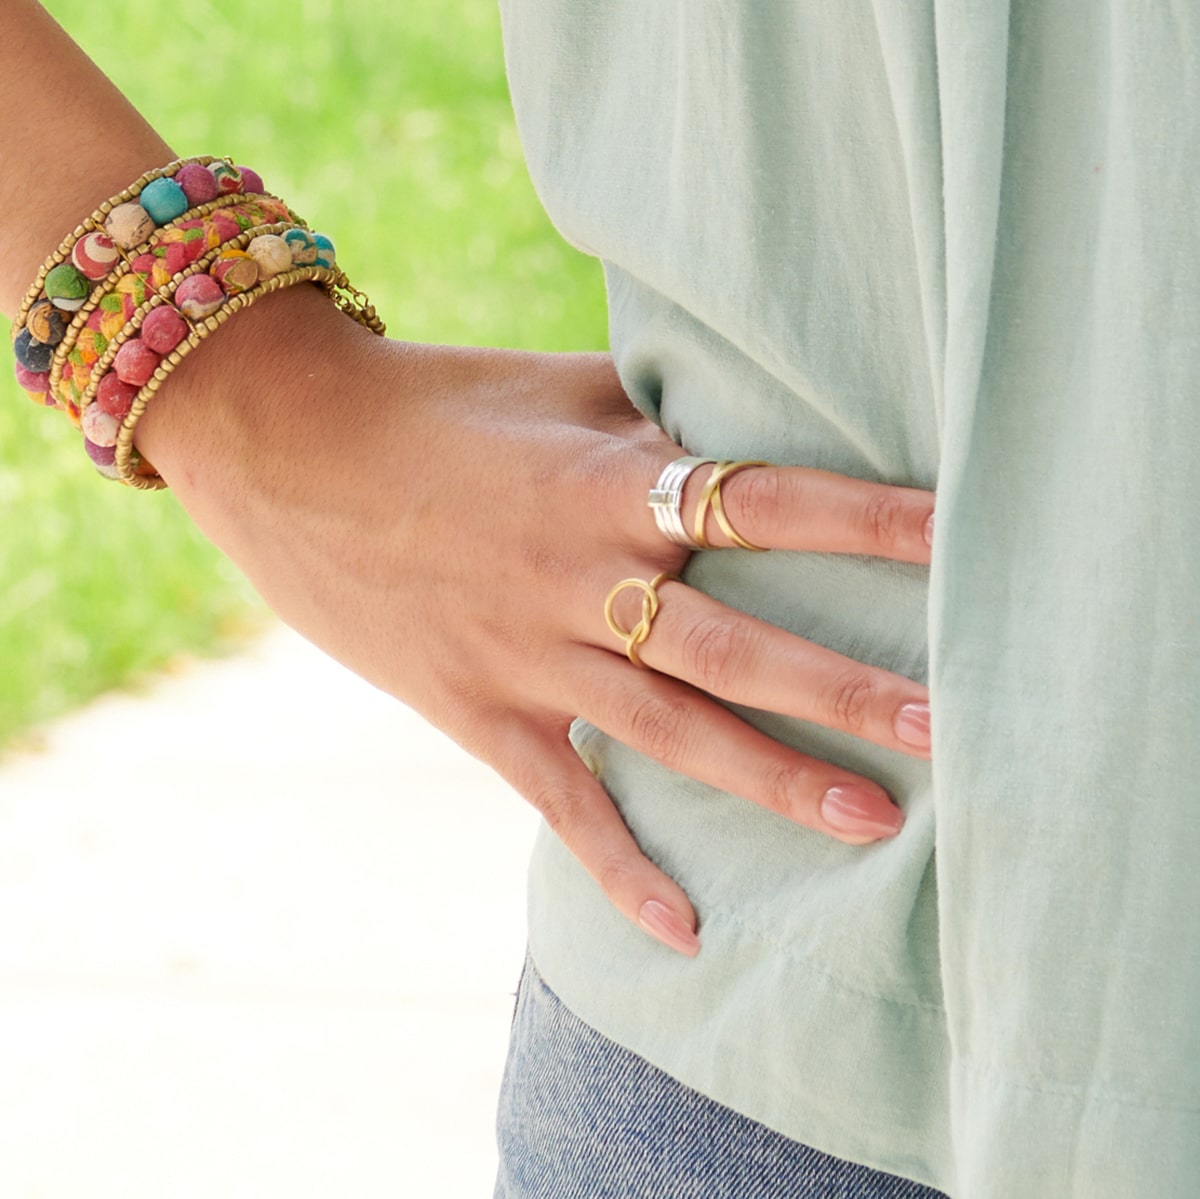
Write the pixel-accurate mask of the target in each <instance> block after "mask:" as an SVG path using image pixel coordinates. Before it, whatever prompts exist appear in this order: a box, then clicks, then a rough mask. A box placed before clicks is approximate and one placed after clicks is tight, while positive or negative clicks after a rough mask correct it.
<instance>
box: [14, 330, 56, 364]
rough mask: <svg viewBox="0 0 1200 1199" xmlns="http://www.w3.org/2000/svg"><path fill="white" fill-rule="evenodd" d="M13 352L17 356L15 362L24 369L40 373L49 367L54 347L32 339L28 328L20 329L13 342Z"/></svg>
mask: <svg viewBox="0 0 1200 1199" xmlns="http://www.w3.org/2000/svg"><path fill="white" fill-rule="evenodd" d="M13 353H14V354H16V356H17V362H18V363H20V365H21V366H23V367H24V368H25V369H26V370H28V371H33V372H35V373H40V372H41V371H48V370H49V369H50V363H51V361H52V360H53V358H54V347H53V346H44V345H42V343H41V342H40V341H35V340H34V338H33V334H32V333H30V332H29V330H28V329H22V330H21V332H20V333H18V334H17V339H16V341H14V342H13Z"/></svg>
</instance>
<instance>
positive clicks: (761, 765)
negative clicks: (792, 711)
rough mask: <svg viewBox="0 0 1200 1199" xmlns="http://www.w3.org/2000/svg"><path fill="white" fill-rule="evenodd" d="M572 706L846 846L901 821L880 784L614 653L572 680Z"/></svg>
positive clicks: (884, 833)
mask: <svg viewBox="0 0 1200 1199" xmlns="http://www.w3.org/2000/svg"><path fill="white" fill-rule="evenodd" d="M655 636H657V631H656V633H655ZM651 641H653V638H651ZM647 644H649V643H647ZM568 702H569V703H570V704H571V705H572V706H573V708H574V710H576V711H578V712H579V713H580V715H582V716H583V717H584V719H586V720H588V721H590V722H591V723H592V724H594V725H596V727H597V728H600V729H602V730H603V731H604V732H606V733H608V734H609V735H610V736H612V737H615V738H616V739H617V740H619V741H623V742H624V743H625V744H627V745H631V746H633V748H635V749H637V750H640V751H641V752H642V753H644V754H646V755H647V756H649V757H651V758H654V759H655V760H656V761H658V762H661V763H662V764H663V765H665V766H668V767H670V768H671V769H673V770H678V771H680V772H682V773H684V774H686V775H688V776H689V777H690V778H694V779H696V780H698V781H700V782H703V783H708V784H710V785H711V786H714V787H718V788H720V789H721V790H724V791H730V792H732V793H734V794H735V795H740V796H742V797H743V798H745V799H747V800H749V801H751V802H752V803H756V804H759V805H760V806H761V807H764V808H767V809H768V810H770V811H772V812H777V813H778V814H779V815H781V816H785V817H787V818H788V819H789V820H793V821H795V822H796V823H798V824H802V825H805V826H807V827H808V828H813V829H816V830H818V831H820V832H823V833H827V834H829V835H830V836H833V837H836V838H837V839H838V840H841V841H846V842H848V843H850V844H853V845H863V844H866V843H868V842H870V841H877V840H880V839H881V838H884V837H893V836H895V835H896V833H898V832H899V831H900V827H901V825H902V824H903V815H902V814H901V812H900V810H899V809H898V808H897V807H896V806H895V805H894V804H893V803H892V802H891V800H890V799H889V797H888V795H887V792H885V791H884V790H883V788H882V787H880V786H879V785H878V784H876V783H873V782H871V781H870V780H868V779H864V778H861V777H860V776H858V775H855V774H852V773H850V772H849V771H847V770H844V769H842V768H841V767H839V766H835V765H832V764H830V763H828V762H821V761H819V760H817V759H816V758H811V757H808V756H806V755H805V754H801V753H798V752H797V751H795V750H793V749H790V748H789V747H787V746H784V745H780V744H779V743H778V742H776V741H772V740H771V738H770V737H768V736H766V734H764V733H760V732H759V731H758V730H757V729H755V728H752V727H751V726H750V725H748V724H746V723H745V722H744V721H742V720H739V719H738V718H737V717H736V716H735V715H734V714H733V713H732V712H730V711H728V710H727V709H726V708H723V707H722V706H721V705H720V704H717V703H715V702H713V701H712V700H711V699H709V698H707V697H706V696H704V695H702V694H700V693H699V692H698V691H696V690H695V689H694V688H692V687H689V686H687V685H685V684H683V683H681V682H679V681H678V680H677V679H673V678H667V677H666V676H665V675H662V674H657V673H655V672H653V671H636V670H632V669H630V666H629V663H628V662H626V661H624V660H623V659H621V658H618V657H616V656H615V655H613V654H608V653H604V652H603V651H596V652H594V653H593V654H591V657H590V660H588V661H587V663H586V665H583V666H582V667H581V668H580V669H578V670H577V671H576V672H575V674H574V677H573V679H572V680H570V682H569V685H568ZM774 706H776V707H777V705H774Z"/></svg>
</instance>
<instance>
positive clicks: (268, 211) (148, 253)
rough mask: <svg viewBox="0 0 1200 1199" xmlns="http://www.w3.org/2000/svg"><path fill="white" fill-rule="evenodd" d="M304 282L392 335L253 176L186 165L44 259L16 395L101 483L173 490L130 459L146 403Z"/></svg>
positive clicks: (22, 331) (161, 174)
mask: <svg viewBox="0 0 1200 1199" xmlns="http://www.w3.org/2000/svg"><path fill="white" fill-rule="evenodd" d="M68 258H70V260H71V261H70V263H69V264H68V263H67V259H68ZM304 282H312V283H315V284H317V285H319V286H320V287H322V288H323V289H324V290H325V291H326V293H327V294H328V295H329V296H330V298H331V299H332V300H333V302H334V304H335V306H336V307H338V308H340V309H341V310H342V311H343V312H345V313H346V314H347V315H348V316H350V317H352V318H353V319H354V320H356V321H358V322H359V323H360V324H362V325H364V326H365V327H367V328H369V329H371V330H372V331H373V332H375V333H378V334H382V333H383V332H384V325H383V322H382V321H381V320H380V319H379V316H378V314H377V313H376V311H375V309H374V307H373V306H372V305H371V304H370V302H369V301H368V300H367V298H366V296H364V295H363V294H362V293H361V292H359V291H357V290H356V289H355V288H353V287H352V286H351V285H350V283H349V280H348V279H347V278H346V275H345V274H344V273H343V272H342V271H341V270H340V269H338V267H337V264H336V251H335V249H334V246H333V243H332V242H331V241H330V239H329V238H327V237H325V236H324V235H323V234H319V233H314V232H313V231H312V230H310V229H309V228H308V226H307V225H306V224H305V223H304V222H303V221H302V220H301V219H300V218H299V217H297V216H296V215H295V213H293V212H292V211H291V210H290V209H289V208H288V207H287V206H286V205H285V204H283V202H282V201H280V200H277V199H275V198H274V197H272V196H269V195H267V194H266V193H265V192H264V190H263V184H262V180H261V179H260V178H259V177H258V175H257V174H256V173H255V172H253V171H251V170H249V169H248V168H246V167H235V166H234V165H233V164H232V162H230V161H229V160H227V159H217V158H212V157H201V158H191V159H180V160H177V161H176V162H173V163H171V164H169V165H168V166H166V167H163V168H160V169H158V170H155V171H148V172H147V173H146V174H144V175H142V176H141V177H140V178H139V179H138V180H136V181H135V182H134V183H133V184H131V185H130V187H128V188H126V189H125V190H124V191H122V192H120V193H118V195H116V196H114V197H113V198H112V199H110V200H107V201H105V203H104V204H102V205H101V206H100V208H99V209H97V210H96V212H95V213H93V214H92V216H91V217H89V218H88V219H87V220H86V221H84V222H83V223H82V224H81V225H79V226H77V227H76V229H75V230H74V232H72V233H71V234H70V235H69V236H68V237H67V238H66V239H64V241H63V242H62V244H61V245H60V246H59V247H58V249H57V250H56V251H55V253H54V254H53V255H51V257H50V258H49V259H47V261H46V263H45V264H44V265H43V266H42V268H41V270H40V271H39V273H38V276H37V278H36V279H35V280H34V283H33V285H32V286H31V287H30V289H29V292H28V293H27V294H26V297H25V299H24V301H23V302H22V305H21V308H20V311H19V314H18V318H17V320H16V322H15V323H14V326H13V342H14V350H15V351H16V354H17V379H18V382H19V383H20V384H21V386H22V387H23V388H25V390H26V391H28V392H29V394H30V396H31V398H33V399H35V400H37V401H39V402H41V403H43V404H45V405H47V406H50V407H58V408H61V409H62V410H63V411H64V412H65V413H66V414H67V416H68V417H69V418H70V419H71V420H72V422H73V423H74V424H76V425H77V426H80V427H81V428H82V430H83V433H84V448H85V449H86V450H87V453H88V456H89V457H90V458H91V459H92V462H93V464H94V465H95V466H96V468H97V469H98V470H99V471H100V473H101V474H103V475H105V476H106V477H109V478H114V479H120V480H121V481H122V482H124V483H126V484H128V485H129V486H132V487H137V488H141V489H156V488H161V487H164V486H166V484H165V482H164V481H163V480H162V479H161V478H160V477H159V476H158V475H157V474H156V473H155V471H154V468H153V467H152V466H150V464H149V463H147V462H145V461H144V460H143V459H142V458H141V457H140V456H139V455H138V453H137V451H136V450H135V449H134V446H133V437H134V430H135V427H136V425H137V422H138V420H139V419H140V417H141V415H142V413H144V412H145V410H146V406H147V405H148V404H149V402H150V400H151V399H152V398H153V397H154V395H155V393H156V392H157V391H158V389H159V388H160V387H161V386H162V384H163V382H164V381H165V380H166V378H167V376H168V375H169V374H170V372H171V371H172V370H174V368H175V367H176V366H178V365H179V363H180V362H182V361H183V359H184V358H185V357H186V356H187V354H189V353H190V352H191V351H192V350H193V349H195V348H196V346H198V345H199V344H200V342H201V341H203V340H204V339H205V338H206V337H208V336H209V335H210V334H212V333H215V332H216V330H217V329H219V328H220V327H221V325H222V324H224V323H225V321H227V320H228V319H229V318H230V317H231V316H233V315H234V313H236V312H240V311H242V309H244V308H247V307H249V306H250V305H251V304H253V303H255V302H256V301H257V300H258V299H260V298H261V297H262V296H264V295H269V294H270V293H271V292H273V291H278V290H281V289H282V288H285V287H290V286H293V285H294V284H296V283H304ZM66 314H70V315H71V320H70V322H69V323H68V322H67V320H66ZM35 367H42V368H44V369H35Z"/></svg>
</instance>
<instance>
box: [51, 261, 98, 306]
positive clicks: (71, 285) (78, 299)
mask: <svg viewBox="0 0 1200 1199" xmlns="http://www.w3.org/2000/svg"><path fill="white" fill-rule="evenodd" d="M43 286H44V288H45V291H46V298H47V299H49V300H50V302H51V303H52V304H53V305H54V307H55V308H61V309H62V310H63V311H64V312H77V311H78V310H79V309H80V308H82V307H83V303H84V301H85V300H86V299H87V298H88V292H89V291H91V288H90V286H89V285H88V281H87V280H86V279H85V278H84V277H83V274H82V272H81V271H80V270H79V269H78V268H77V267H73V266H72V265H71V264H70V263H69V262H60V263H59V264H58V266H56V267H55V268H54V269H53V270H51V271H50V272H49V273H48V274H47V275H46V281H45V283H44V284H43Z"/></svg>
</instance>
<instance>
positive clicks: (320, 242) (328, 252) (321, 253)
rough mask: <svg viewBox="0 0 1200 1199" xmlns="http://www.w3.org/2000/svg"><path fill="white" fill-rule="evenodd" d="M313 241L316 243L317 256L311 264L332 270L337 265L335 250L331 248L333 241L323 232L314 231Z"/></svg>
mask: <svg viewBox="0 0 1200 1199" xmlns="http://www.w3.org/2000/svg"><path fill="white" fill-rule="evenodd" d="M313 241H314V242H316V244H317V256H316V258H315V259H314V260H313V265H314V266H323V267H326V268H327V269H329V270H332V269H333V268H334V267H335V266H337V251H336V250H335V249H334V248H333V242H332V241H331V240H330V239H329V238H328V237H326V236H325V234H324V233H314V234H313Z"/></svg>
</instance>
